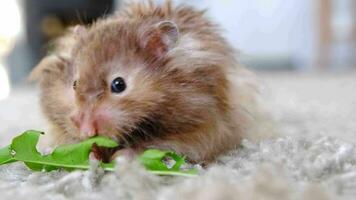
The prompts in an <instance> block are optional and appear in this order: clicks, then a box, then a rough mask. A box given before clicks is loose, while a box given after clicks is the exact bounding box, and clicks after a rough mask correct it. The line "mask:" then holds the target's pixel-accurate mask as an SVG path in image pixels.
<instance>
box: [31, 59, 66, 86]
mask: <svg viewBox="0 0 356 200" xmlns="http://www.w3.org/2000/svg"><path fill="white" fill-rule="evenodd" d="M68 65H69V62H68V60H67V59H66V58H64V57H62V56H57V55H50V56H47V57H45V58H43V59H42V60H41V62H40V63H39V64H38V65H37V66H36V67H35V68H34V69H33V70H32V72H31V73H30V75H29V77H28V79H29V80H30V81H37V82H42V80H43V79H44V78H48V77H57V78H58V77H60V76H63V74H64V73H66V72H67V70H68V69H67V68H68V67H67V66H68Z"/></svg>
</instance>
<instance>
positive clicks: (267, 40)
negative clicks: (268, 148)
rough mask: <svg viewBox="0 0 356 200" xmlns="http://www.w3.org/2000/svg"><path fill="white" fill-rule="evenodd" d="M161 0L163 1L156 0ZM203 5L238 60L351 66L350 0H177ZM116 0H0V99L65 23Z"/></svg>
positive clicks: (354, 9)
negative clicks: (228, 42)
mask: <svg viewBox="0 0 356 200" xmlns="http://www.w3.org/2000/svg"><path fill="white" fill-rule="evenodd" d="M158 2H162V1H158ZM174 2H175V3H180V2H184V3H186V4H191V5H193V6H195V7H197V8H208V16H209V17H210V18H211V19H212V20H214V21H215V22H218V23H219V24H221V25H222V27H223V28H224V30H225V32H224V34H225V36H226V37H227V38H228V40H229V41H230V42H231V43H232V44H233V45H234V46H235V47H236V48H237V49H239V51H240V57H241V58H240V60H241V62H242V63H244V64H246V65H247V66H248V67H249V68H252V69H255V70H257V71H259V70H262V71H268V72H271V73H272V72H273V73H277V72H279V71H283V72H288V73H293V72H306V73H307V72H308V73H314V74H315V73H320V74H322V73H325V72H330V73H336V72H337V73H340V72H345V73H347V72H349V71H355V69H356V67H355V66H356V0H312V1H310V0H289V1H285V0H254V1H245V0H220V1H216V0H190V1H183V0H180V1H179V0H177V1H174ZM120 5H121V1H120V0H51V1H49V0H22V1H21V0H17V1H15V0H1V1H0V99H4V98H6V97H8V95H9V93H10V92H11V88H13V87H15V88H16V86H17V85H19V84H21V83H26V76H27V75H28V73H29V72H30V71H31V69H32V68H33V66H35V65H36V63H37V62H38V61H39V60H40V59H41V57H42V56H44V55H45V54H46V52H47V50H50V48H51V45H50V41H51V40H53V39H55V38H56V37H58V36H60V35H61V34H63V32H64V30H65V29H66V27H68V26H70V25H75V24H78V23H85V24H88V23H91V22H92V21H93V20H95V19H96V18H98V17H101V16H103V15H108V14H110V13H112V12H114V11H115V10H116V9H118V8H119V7H120Z"/></svg>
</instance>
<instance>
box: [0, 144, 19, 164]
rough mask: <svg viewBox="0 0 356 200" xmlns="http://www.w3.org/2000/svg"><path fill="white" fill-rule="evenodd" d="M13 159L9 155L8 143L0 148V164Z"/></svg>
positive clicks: (13, 160)
mask: <svg viewBox="0 0 356 200" xmlns="http://www.w3.org/2000/svg"><path fill="white" fill-rule="evenodd" d="M15 161H16V160H15V159H14V158H13V157H12V155H11V147H10V145H9V146H6V147H4V148H1V149H0V165H2V164H7V163H11V162H15Z"/></svg>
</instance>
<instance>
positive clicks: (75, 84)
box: [73, 81, 77, 90]
mask: <svg viewBox="0 0 356 200" xmlns="http://www.w3.org/2000/svg"><path fill="white" fill-rule="evenodd" d="M73 89H74V90H75V89H77V81H74V82H73Z"/></svg>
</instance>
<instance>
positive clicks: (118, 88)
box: [111, 77, 126, 93]
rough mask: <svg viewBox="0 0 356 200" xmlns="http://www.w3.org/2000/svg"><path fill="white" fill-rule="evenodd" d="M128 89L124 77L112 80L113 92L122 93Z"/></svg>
mask: <svg viewBox="0 0 356 200" xmlns="http://www.w3.org/2000/svg"><path fill="white" fill-rule="evenodd" d="M125 89H126V83H125V81H124V79H123V78H121V77H117V78H115V79H114V80H113V81H112V82H111V92H113V93H120V92H122V91H124V90H125Z"/></svg>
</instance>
